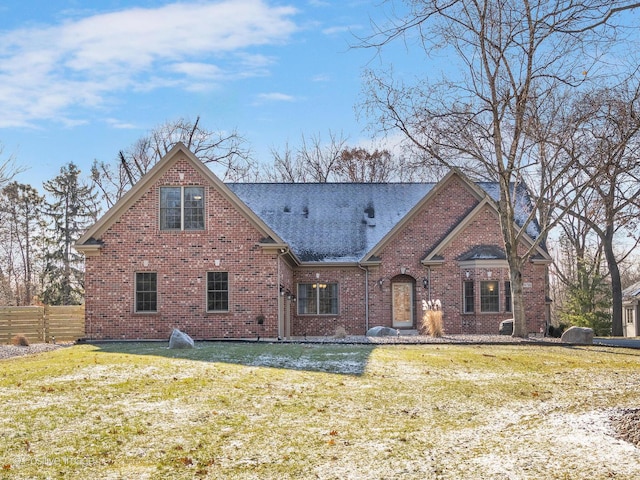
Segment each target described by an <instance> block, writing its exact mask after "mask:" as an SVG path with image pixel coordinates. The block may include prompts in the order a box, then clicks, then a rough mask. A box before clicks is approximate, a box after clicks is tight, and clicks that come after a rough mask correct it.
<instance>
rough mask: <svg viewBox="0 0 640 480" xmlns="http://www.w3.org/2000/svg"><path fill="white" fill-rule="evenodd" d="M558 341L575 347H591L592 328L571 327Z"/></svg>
mask: <svg viewBox="0 0 640 480" xmlns="http://www.w3.org/2000/svg"><path fill="white" fill-rule="evenodd" d="M560 341H561V342H563V343H573V344H576V345H593V328H587V327H571V328H569V329H567V330H565V331H564V333H563V334H562V337H560Z"/></svg>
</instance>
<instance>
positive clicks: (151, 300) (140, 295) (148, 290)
mask: <svg viewBox="0 0 640 480" xmlns="http://www.w3.org/2000/svg"><path fill="white" fill-rule="evenodd" d="M157 311H158V274H157V273H155V272H138V273H136V312H143V313H144V312H157Z"/></svg>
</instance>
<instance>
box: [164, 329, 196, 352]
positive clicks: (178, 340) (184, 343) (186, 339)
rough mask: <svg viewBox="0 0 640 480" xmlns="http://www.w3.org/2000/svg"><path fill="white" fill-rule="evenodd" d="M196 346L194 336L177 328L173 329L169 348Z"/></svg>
mask: <svg viewBox="0 0 640 480" xmlns="http://www.w3.org/2000/svg"><path fill="white" fill-rule="evenodd" d="M194 346H195V343H194V342H193V338H191V337H190V336H189V335H187V334H186V333H184V332H181V331H180V330H178V329H177V328H174V329H173V332H171V338H170V339H169V348H193V347H194Z"/></svg>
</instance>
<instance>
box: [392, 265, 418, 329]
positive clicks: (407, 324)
mask: <svg viewBox="0 0 640 480" xmlns="http://www.w3.org/2000/svg"><path fill="white" fill-rule="evenodd" d="M414 285H415V282H414V280H413V279H412V278H411V277H407V276H405V275H403V276H399V277H396V278H394V279H392V281H391V316H392V319H393V327H394V328H411V327H413V325H414V323H413V317H414V312H413V310H414V308H413V306H414V298H413V292H414V290H415V288H414Z"/></svg>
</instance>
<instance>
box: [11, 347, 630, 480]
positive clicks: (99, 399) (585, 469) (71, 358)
mask: <svg viewBox="0 0 640 480" xmlns="http://www.w3.org/2000/svg"><path fill="white" fill-rule="evenodd" d="M639 387H640V351H636V350H626V349H613V348H605V347H588V348H587V347H574V348H567V347H559V346H545V347H542V346H535V345H500V346H496V345H491V346H489V345H486V346H482V345H476V346H470V345H466V346H465V345H442V344H438V345H411V346H410V345H377V346H376V345H295V344H290V345H281V344H277V345H271V344H265V343H255V344H239V343H200V344H198V348H197V349H195V350H183V351H176V350H168V349H167V348H166V345H165V344H151V343H130V344H108V345H79V346H73V347H68V348H62V349H58V350H55V351H51V352H46V353H42V354H40V355H36V356H29V357H19V358H11V359H7V360H1V361H0V406H1V408H0V478H7V479H9V478H11V479H40V478H42V479H45V478H65V479H67V478H71V479H85V478H96V479H98V478H100V479H106V478H113V479H143V478H153V479H174V478H175V479H182V478H184V479H187V478H215V479H232V478H233V479H237V478H239V479H287V478H290V479H293V478H296V479H297V478H305V479H306V478H320V479H350V478H351V479H391V478H399V479H414V478H415V479H540V478H545V479H582V478H589V479H610V478H617V479H633V478H640V449H639V448H638V447H636V446H635V445H633V444H632V443H629V442H627V441H624V440H622V439H620V438H617V437H616V431H615V429H614V428H613V425H612V422H611V421H610V418H611V417H612V416H613V417H615V416H616V415H617V414H618V413H619V412H620V411H621V410H622V409H630V408H631V409H633V408H638V407H639V406H640V388H639Z"/></svg>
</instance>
